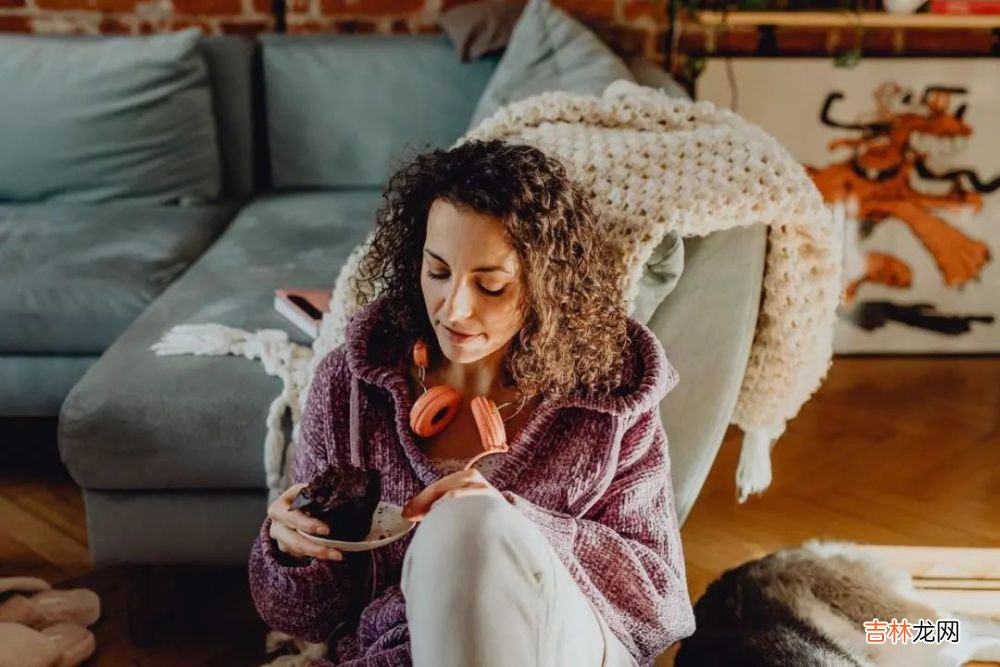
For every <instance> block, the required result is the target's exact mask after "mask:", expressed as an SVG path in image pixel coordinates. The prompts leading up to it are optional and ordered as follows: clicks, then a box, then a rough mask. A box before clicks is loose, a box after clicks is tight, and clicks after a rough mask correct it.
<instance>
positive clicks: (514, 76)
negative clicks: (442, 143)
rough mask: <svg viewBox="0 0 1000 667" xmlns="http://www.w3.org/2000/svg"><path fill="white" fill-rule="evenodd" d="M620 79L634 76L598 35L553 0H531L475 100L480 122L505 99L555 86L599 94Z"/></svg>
mask: <svg viewBox="0 0 1000 667" xmlns="http://www.w3.org/2000/svg"><path fill="white" fill-rule="evenodd" d="M618 79H625V80H627V81H635V79H634V78H633V76H632V73H631V72H630V71H629V69H628V67H627V66H626V65H625V63H624V62H622V60H621V58H619V57H618V56H616V55H615V54H614V53H613V52H612V51H611V49H609V48H608V47H607V46H606V45H605V44H604V43H603V42H602V41H601V40H600V38H599V37H597V35H595V34H594V33H592V32H591V31H590V30H588V29H587V28H586V27H585V26H584V25H583V24H582V23H580V22H579V21H577V20H576V19H574V18H573V17H572V16H570V15H569V14H567V13H566V12H564V11H563V10H561V9H559V8H557V7H553V6H552V5H551V4H550V3H549V0H530V2H528V5H527V6H526V7H525V8H524V11H523V12H522V14H521V18H520V19H519V20H518V22H517V25H516V26H515V27H514V33H513V34H512V35H511V37H510V42H509V43H508V44H507V50H506V51H504V54H503V57H502V58H500V62H499V63H498V64H497V68H496V72H494V73H493V77H492V78H491V79H490V82H489V85H487V86H486V90H485V91H483V94H482V97H481V98H480V99H479V102H478V103H477V104H476V110H475V112H474V113H473V114H472V120H471V121H470V122H469V127H470V128H472V127H476V126H477V125H479V123H481V122H482V121H483V120H484V119H485V118H488V117H490V116H492V115H493V113H494V112H496V110H497V109H499V108H500V107H502V106H503V105H505V104H509V103H511V102H516V101H518V100H523V99H524V98H526V97H531V96H532V95H537V94H539V93H544V92H548V91H551V90H563V91H567V92H571V93H585V94H591V95H600V94H601V93H602V92H604V89H605V88H606V87H607V86H608V84H609V83H611V82H613V81H616V80H618Z"/></svg>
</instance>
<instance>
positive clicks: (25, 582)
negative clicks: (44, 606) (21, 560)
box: [0, 577, 52, 595]
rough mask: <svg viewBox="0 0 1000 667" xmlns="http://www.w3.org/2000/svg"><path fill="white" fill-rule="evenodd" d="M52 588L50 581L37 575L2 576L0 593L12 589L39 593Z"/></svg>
mask: <svg viewBox="0 0 1000 667" xmlns="http://www.w3.org/2000/svg"><path fill="white" fill-rule="evenodd" d="M51 589H52V586H51V584H49V582H47V581H45V580H44V579H39V578H37V577H0V595H2V594H3V593H7V592H10V591H20V592H21V593H37V592H39V591H47V590H51Z"/></svg>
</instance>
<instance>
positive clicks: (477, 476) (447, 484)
mask: <svg viewBox="0 0 1000 667" xmlns="http://www.w3.org/2000/svg"><path fill="white" fill-rule="evenodd" d="M481 495H496V496H499V497H500V498H503V495H501V494H500V492H499V491H497V490H496V487H494V486H493V485H492V484H490V483H489V482H488V481H486V478H485V477H483V475H482V473H481V472H479V471H478V470H476V469H475V468H472V469H471V470H459V471H458V472H455V473H452V474H450V475H448V476H447V477H442V478H441V479H439V480H438V481H436V482H434V483H433V484H431V485H430V486H428V487H427V488H426V489H424V490H423V491H421V492H420V493H418V494H417V495H415V496H413V498H411V499H410V502H408V503H406V505H405V506H404V507H403V518H404V519H407V520H408V521H420V520H421V519H423V518H424V517H425V516H427V513H428V512H430V511H431V508H432V507H434V504H435V503H436V502H437V501H439V500H442V499H444V498H460V497H462V496H481ZM504 500H506V498H504Z"/></svg>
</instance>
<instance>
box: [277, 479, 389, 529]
mask: <svg viewBox="0 0 1000 667" xmlns="http://www.w3.org/2000/svg"><path fill="white" fill-rule="evenodd" d="M381 495H382V478H381V476H380V475H379V473H378V471H376V470H362V469H360V468H355V467H353V466H341V467H339V468H330V469H329V470H327V471H326V472H323V473H321V474H320V475H318V476H317V477H316V478H314V479H313V480H312V481H311V482H310V483H309V485H308V486H306V487H305V488H303V489H302V490H301V491H299V495H297V496H296V497H295V500H294V501H293V502H292V509H297V510H301V511H302V513H303V514H307V515H309V516H311V517H312V518H314V519H318V520H320V521H322V522H323V523H325V524H326V525H327V526H329V528H330V534H329V535H325V536H324V537H327V538H328V539H331V540H344V541H347V542H359V541H361V540H363V539H365V537H366V536H367V535H368V532H369V531H370V530H371V527H372V517H373V515H374V514H375V508H376V507H378V501H379V498H380V497H381Z"/></svg>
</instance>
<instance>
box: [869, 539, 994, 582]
mask: <svg viewBox="0 0 1000 667" xmlns="http://www.w3.org/2000/svg"><path fill="white" fill-rule="evenodd" d="M861 549H862V550H863V551H865V552H867V553H870V554H872V555H873V556H875V557H877V558H882V559H884V560H886V561H888V562H890V563H893V564H894V565H896V566H898V567H901V568H903V569H905V570H906V571H908V572H909V573H910V574H911V575H913V576H914V577H922V578H928V579H935V578H958V579H962V578H968V579H994V580H998V581H1000V549H986V548H969V547H965V548H958V547H935V546H899V545H896V546H884V545H865V546H862V547H861Z"/></svg>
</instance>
